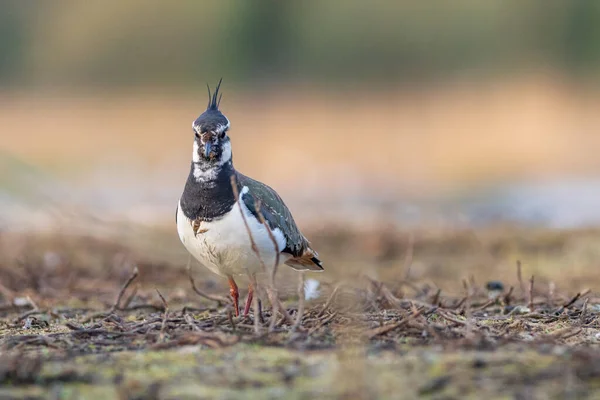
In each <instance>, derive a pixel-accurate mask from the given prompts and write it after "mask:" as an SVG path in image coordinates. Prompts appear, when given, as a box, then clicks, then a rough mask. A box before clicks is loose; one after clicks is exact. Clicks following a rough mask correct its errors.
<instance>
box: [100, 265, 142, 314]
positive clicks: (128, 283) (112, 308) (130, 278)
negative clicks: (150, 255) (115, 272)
mask: <svg viewBox="0 0 600 400" xmlns="http://www.w3.org/2000/svg"><path fill="white" fill-rule="evenodd" d="M138 273H139V271H138V267H137V266H135V267H134V268H133V272H132V273H131V276H129V279H127V282H125V284H124V285H123V287H122V288H121V290H120V291H119V295H118V296H117V300H115V302H114V304H113V305H112V307H111V308H110V310H109V311H108V313H107V314H112V313H113V312H115V310H117V309H118V308H119V303H120V302H121V298H122V297H123V294H125V291H126V290H127V288H128V287H129V285H131V282H133V281H134V279H135V278H137V276H138Z"/></svg>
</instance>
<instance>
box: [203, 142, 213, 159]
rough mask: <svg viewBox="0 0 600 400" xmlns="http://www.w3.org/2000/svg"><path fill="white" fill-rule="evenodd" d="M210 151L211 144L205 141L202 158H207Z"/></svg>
mask: <svg viewBox="0 0 600 400" xmlns="http://www.w3.org/2000/svg"><path fill="white" fill-rule="evenodd" d="M211 151H212V144H211V143H210V142H206V143H205V144H204V158H206V159H208V156H210V152H211Z"/></svg>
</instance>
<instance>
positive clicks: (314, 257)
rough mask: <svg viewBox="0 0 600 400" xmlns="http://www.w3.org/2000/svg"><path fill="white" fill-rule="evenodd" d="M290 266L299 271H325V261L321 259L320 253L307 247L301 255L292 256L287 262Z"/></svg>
mask: <svg viewBox="0 0 600 400" xmlns="http://www.w3.org/2000/svg"><path fill="white" fill-rule="evenodd" d="M285 263H286V264H287V265H289V266H290V267H292V268H294V269H296V270H299V271H317V272H319V271H323V269H324V268H323V263H322V262H321V260H319V254H317V252H316V251H314V250H313V249H311V248H310V247H307V248H306V249H305V250H304V251H303V252H302V255H301V256H299V257H294V258H290V259H289V260H287V261H286V262H285Z"/></svg>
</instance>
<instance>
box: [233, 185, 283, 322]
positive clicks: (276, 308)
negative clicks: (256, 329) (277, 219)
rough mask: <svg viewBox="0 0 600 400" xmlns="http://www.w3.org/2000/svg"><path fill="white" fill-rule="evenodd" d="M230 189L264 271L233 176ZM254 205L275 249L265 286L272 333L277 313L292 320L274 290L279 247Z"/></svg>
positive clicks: (256, 204)
mask: <svg viewBox="0 0 600 400" xmlns="http://www.w3.org/2000/svg"><path fill="white" fill-rule="evenodd" d="M231 188H232V189H233V195H234V196H235V198H236V199H237V204H238V207H239V209H240V213H241V214H242V220H243V221H244V226H245V227H246V232H247V233H248V237H249V238H250V244H251V246H252V251H254V253H255V254H256V256H257V257H258V260H259V262H260V265H261V267H262V270H263V271H266V270H267V267H266V266H265V262H264V260H263V258H262V257H261V255H260V252H259V250H258V247H257V246H256V242H255V241H254V237H253V236H252V231H251V230H250V226H249V225H248V221H246V215H245V214H244V210H242V205H241V203H240V195H239V191H238V188H237V180H236V178H235V175H231ZM254 203H255V206H257V210H256V211H257V215H258V219H259V221H260V222H261V223H262V224H263V225H265V227H266V229H267V233H268V234H269V238H270V239H271V241H272V242H273V246H274V247H275V266H274V268H273V270H272V271H271V274H270V275H269V276H270V282H269V285H268V286H267V295H268V297H269V300H270V301H271V307H272V308H273V315H272V316H271V322H270V323H269V331H272V330H274V329H275V323H276V319H277V312H278V311H279V312H281V314H283V316H284V318H285V319H286V320H287V321H292V319H291V317H290V315H289V314H288V313H287V311H286V310H285V309H284V308H283V307H281V305H280V303H279V298H278V297H277V291H276V290H275V272H276V271H277V264H279V247H278V246H277V240H275V236H273V232H271V229H270V228H269V226H268V224H267V223H266V221H265V218H264V216H263V215H262V213H261V212H260V208H259V207H258V206H259V204H260V203H259V202H257V201H256V199H255V202H254Z"/></svg>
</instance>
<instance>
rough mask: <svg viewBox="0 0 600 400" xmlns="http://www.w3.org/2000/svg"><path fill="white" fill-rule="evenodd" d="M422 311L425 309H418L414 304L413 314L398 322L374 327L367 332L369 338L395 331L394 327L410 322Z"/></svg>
mask: <svg viewBox="0 0 600 400" xmlns="http://www.w3.org/2000/svg"><path fill="white" fill-rule="evenodd" d="M422 312H423V309H421V310H418V309H417V308H416V307H415V306H414V304H413V305H412V307H411V314H410V315H408V316H406V317H404V318H402V319H401V320H400V321H398V322H394V323H391V324H387V325H384V326H380V327H379V328H375V329H372V330H370V331H368V332H367V337H368V338H369V339H373V338H374V337H376V336H379V335H383V334H384V333H388V332H390V331H393V330H394V329H396V328H399V327H401V326H404V325H406V324H407V323H408V322H410V321H411V320H413V319H415V318H417V317H418V316H419V315H421V313H422Z"/></svg>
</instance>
